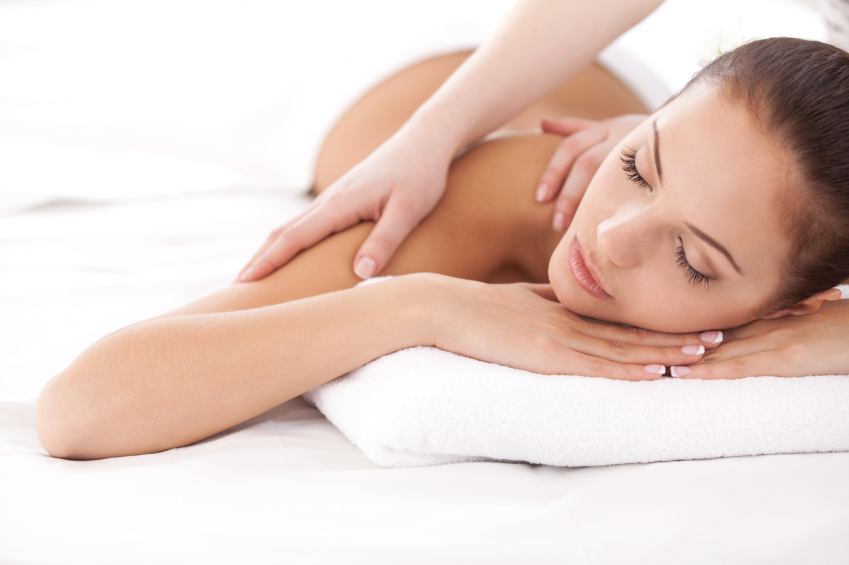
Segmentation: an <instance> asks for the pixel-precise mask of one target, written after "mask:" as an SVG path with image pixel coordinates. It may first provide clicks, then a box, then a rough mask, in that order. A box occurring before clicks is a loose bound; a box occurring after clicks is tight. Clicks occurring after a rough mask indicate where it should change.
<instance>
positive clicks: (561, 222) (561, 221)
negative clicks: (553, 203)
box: [554, 212, 566, 231]
mask: <svg viewBox="0 0 849 565" xmlns="http://www.w3.org/2000/svg"><path fill="white" fill-rule="evenodd" d="M564 229H566V214H564V213H563V212H555V213H554V231H563V230H564Z"/></svg>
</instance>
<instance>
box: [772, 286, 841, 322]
mask: <svg viewBox="0 0 849 565" xmlns="http://www.w3.org/2000/svg"><path fill="white" fill-rule="evenodd" d="M842 294H843V293H842V292H840V289H839V288H830V289H828V290H824V291H822V292H818V293H816V294H815V295H813V296H812V297H810V298H806V299H805V300H803V301H801V302H799V303H798V304H795V305H793V306H791V307H790V308H784V309H783V310H776V311H775V312H770V313H768V314H764V316H763V319H764V320H774V319H776V318H783V317H784V316H805V315H807V314H813V313H814V312H819V309H820V308H822V307H823V306H825V305H826V304H828V303H829V302H831V301H832V300H840V297H841V296H842Z"/></svg>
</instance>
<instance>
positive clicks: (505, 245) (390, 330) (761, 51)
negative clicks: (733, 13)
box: [37, 38, 849, 459]
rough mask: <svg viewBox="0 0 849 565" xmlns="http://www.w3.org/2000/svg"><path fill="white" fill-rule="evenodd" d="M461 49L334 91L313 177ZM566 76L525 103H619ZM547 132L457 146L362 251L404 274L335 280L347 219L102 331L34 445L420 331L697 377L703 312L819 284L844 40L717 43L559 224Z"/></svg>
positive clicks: (503, 349) (441, 342) (132, 423)
mask: <svg viewBox="0 0 849 565" xmlns="http://www.w3.org/2000/svg"><path fill="white" fill-rule="evenodd" d="M460 60H462V56H460V57H457V56H455V57H454V58H452V57H444V58H440V59H436V60H431V61H428V62H425V63H422V64H420V65H417V66H416V67H413V68H411V69H408V70H406V71H403V72H402V73H400V74H398V75H396V76H395V77H393V78H392V79H390V80H389V81H387V82H385V83H384V84H382V85H380V86H379V87H377V88H376V89H375V91H373V92H372V93H371V94H370V95H367V96H366V97H365V98H364V99H363V101H362V103H358V105H356V106H355V107H353V108H352V109H351V110H350V111H349V113H348V114H347V115H346V116H345V117H343V119H342V121H341V122H340V123H339V124H338V126H337V128H336V130H334V132H333V133H331V136H330V138H328V141H327V145H326V146H325V152H324V153H323V155H322V158H321V159H320V160H319V166H318V170H317V173H316V178H317V188H319V189H320V188H322V186H323V185H324V186H326V184H328V183H329V182H332V181H333V180H335V178H336V177H338V176H339V175H341V174H342V173H343V172H344V171H345V170H346V169H347V168H348V167H350V166H352V165H353V164H354V163H356V162H358V160H359V159H361V158H362V157H363V156H364V155H363V153H362V152H363V151H365V154H367V153H368V152H370V151H371V149H373V148H374V147H375V146H377V145H379V144H380V142H381V141H382V140H383V139H385V138H386V137H388V136H389V135H391V134H392V133H393V131H394V129H396V128H397V127H398V126H400V124H401V123H403V121H404V120H405V119H406V118H407V117H408V115H409V113H407V114H404V112H406V111H407V110H406V108H407V106H409V109H410V111H412V109H413V108H415V106H416V105H417V104H418V103H419V102H420V101H421V100H422V99H424V98H426V97H427V96H428V95H429V93H430V92H432V91H433V90H434V89H435V88H436V86H437V85H438V84H439V83H440V82H441V80H442V79H444V78H445V76H446V75H447V74H448V73H450V71H451V70H453V67H452V65H453V66H456V65H457V64H458V63H459V61H460ZM446 67H451V68H446ZM583 76H584V79H582V82H580V84H577V86H575V84H576V83H574V82H573V86H574V87H573V88H571V89H570V88H565V89H558V91H556V92H555V93H553V94H552V95H550V96H549V97H548V98H547V99H545V100H542V101H540V102H539V103H538V104H537V105H535V108H536V109H537V110H538V111H539V112H543V111H547V112H550V111H563V112H564V113H569V112H570V111H571V110H574V104H573V105H572V106H570V104H572V102H570V100H569V97H575V98H581V99H583V100H586V99H595V100H600V101H601V102H599V104H601V105H602V106H603V105H604V104H607V106H606V107H604V108H601V109H600V110H599V109H597V110H598V111H600V112H604V113H608V114H609V115H611V116H612V115H618V114H621V113H623V110H624V111H625V112H627V111H632V110H633V102H632V99H629V98H628V97H627V96H625V95H623V96H618V97H617V96H616V95H615V92H616V89H617V88H618V89H620V91H621V92H624V89H623V87H621V85H618V84H614V83H615V79H613V78H612V77H610V76H609V75H605V73H604V72H602V71H600V70H599V68H594V69H589V70H587V71H585V72H584V73H583ZM593 77H594V78H593ZM579 78H580V77H579ZM381 89H382V90H381ZM593 89H601V90H600V91H594V90H593ZM579 91H580V92H579ZM564 92H565V93H566V95H565V99H557V97H558V96H561V95H563V93H564ZM611 93H614V94H611ZM625 94H627V92H626V93H625ZM390 95H391V96H392V97H394V102H395V103H394V104H388V103H385V101H383V102H381V96H390ZM370 97H371V98H370ZM407 98H409V100H407ZM370 100H371V102H369V101H370ZM605 100H606V102H605ZM558 104H559V106H558ZM629 104H631V106H628V105H629ZM399 108H400V110H399ZM534 111H535V110H534V108H532V109H530V110H529V112H530V113H528V112H526V113H525V114H524V115H525V116H526V117H527V116H529V115H530V116H531V118H532V119H534V120H536V119H538V118H539V115H533V113H534ZM395 114H397V115H395ZM363 124H366V126H365V127H364V126H363ZM513 126H515V127H518V126H517V124H513ZM508 127H509V126H508ZM514 129H515V128H514ZM384 130H385V131H384ZM345 131H347V132H349V133H350V132H354V133H353V134H350V135H347V137H346V136H345V135H343V134H342V133H339V132H345ZM357 132H359V133H357ZM334 135H335V136H336V137H334ZM334 140H335V141H334ZM331 142H332V143H331ZM559 142H560V138H558V137H556V136H551V135H544V134H543V135H540V134H534V135H511V136H501V137H498V138H495V139H491V140H489V141H487V142H484V143H482V144H479V145H478V146H476V147H474V148H473V149H471V150H469V151H467V152H466V153H465V154H463V155H462V156H461V157H459V158H458V159H456V161H455V162H454V163H453V165H452V166H451V169H450V171H449V175H448V188H447V192H446V195H445V197H444V198H443V200H442V201H441V202H440V204H439V205H438V207H437V208H436V209H435V211H434V212H433V213H432V214H431V215H430V216H428V217H427V218H426V219H425V221H424V222H422V223H421V225H420V226H419V227H418V228H417V229H416V231H415V232H414V233H413V234H412V235H411V236H410V237H409V238H408V239H407V240H406V241H405V243H404V244H403V246H402V247H401V248H400V250H399V251H398V253H397V254H396V255H395V256H394V257H393V259H392V261H391V262H390V264H389V265H388V266H387V268H385V269H384V270H383V271H382V272H381V273H380V274H382V275H406V276H396V277H395V278H393V279H390V280H388V281H386V282H383V283H381V284H376V285H367V286H362V287H358V288H350V287H353V286H354V285H355V283H356V282H357V279H356V278H355V276H354V275H353V273H351V272H350V269H349V267H348V265H349V264H350V262H351V259H352V258H353V255H354V253H355V251H356V250H357V249H358V247H359V245H360V244H361V243H362V241H363V240H364V239H365V237H366V236H367V235H368V233H369V231H370V230H371V227H372V226H371V224H368V223H363V224H359V225H357V226H355V227H354V228H351V229H348V230H346V231H343V232H341V233H338V234H336V235H334V236H331V237H329V238H327V239H326V240H324V241H323V242H321V243H320V244H318V245H316V246H314V247H313V248H311V249H308V250H306V251H304V252H302V253H301V254H300V255H298V256H297V257H296V258H295V259H294V260H292V261H291V262H289V263H288V264H287V265H285V266H284V267H283V268H281V269H279V270H278V271H277V272H275V273H274V274H273V275H271V276H269V277H267V278H265V279H263V280H261V281H258V282H252V283H236V284H233V285H232V286H230V287H229V288H226V289H223V290H220V291H218V292H215V293H213V294H211V295H209V296H207V297H205V298H202V299H200V300H197V301H195V302H193V303H191V304H188V305H187V306H185V307H183V308H180V309H178V310H176V311H173V312H170V313H167V314H164V315H162V316H159V317H157V318H153V319H151V320H147V321H144V322H139V323H137V324H134V325H131V326H129V327H126V328H124V329H121V330H119V331H116V332H114V333H112V334H110V335H108V336H106V337H104V338H103V339H101V340H100V341H98V342H97V343H95V344H94V345H92V346H91V347H90V348H89V349H88V350H86V351H85V352H84V353H83V354H82V355H80V357H79V358H78V359H76V360H75V361H74V362H73V363H72V364H71V365H70V366H69V367H68V368H67V369H65V370H64V371H63V372H61V373H60V374H59V375H57V376H55V377H54V378H53V379H52V380H51V381H50V382H49V383H48V384H47V386H46V387H45V388H44V390H43V391H42V393H41V396H40V397H39V401H38V410H37V424H38V433H39V438H40V440H41V442H42V444H43V446H44V447H45V449H46V450H47V451H48V452H49V453H50V454H51V455H53V456H57V457H66V458H74V459H90V458H102V457H113V456H119V455H131V454H141V453H150V452H156V451H161V450H165V449H169V448H173V447H177V446H183V445H186V444H190V443H192V442H196V441H198V440H201V439H203V438H206V437H208V436H210V435H213V434H215V433H217V432H220V431H222V430H225V429H227V428H229V427H231V426H233V425H236V424H238V423H241V422H244V421H245V420H248V419H250V418H252V417H254V416H256V415H258V414H260V413H262V412H264V411H266V410H268V409H270V408H272V407H274V406H276V405H278V404H280V403H282V402H284V401H286V400H289V399H292V398H294V397H296V396H298V395H300V394H302V393H304V392H306V391H308V390H310V389H312V388H314V387H316V386H318V385H321V384H323V383H325V382H328V381H330V380H332V379H334V378H336V377H338V376H340V375H343V374H345V373H347V372H349V371H351V370H353V369H355V368H357V367H360V366H362V365H364V364H365V363H367V362H369V361H371V360H373V359H375V358H377V357H380V356H382V355H386V354H388V353H391V352H394V351H397V350H399V349H402V348H406V347H413V346H417V345H430V346H436V347H438V348H441V349H444V350H448V351H452V352H455V353H458V354H461V355H465V356H468V357H472V358H475V359H479V360H482V361H488V362H492V363H498V364H501V365H506V366H510V367H515V368H519V369H525V370H527V371H532V372H536V373H545V374H582V375H588V376H593V377H605V378H612V379H627V380H655V379H659V378H661V377H662V376H663V375H665V374H666V375H669V376H672V377H679V378H711V377H712V376H713V375H712V374H711V365H710V364H699V363H698V362H699V361H701V360H702V359H703V357H704V355H705V350H706V348H707V349H708V350H710V349H713V348H716V347H718V346H719V342H720V341H721V339H722V334H721V330H722V329H726V328H733V327H736V326H740V325H741V324H745V323H747V322H751V321H753V320H757V319H760V318H764V319H769V318H777V317H782V316H788V315H805V314H811V313H814V312H816V311H817V310H819V308H820V307H821V306H822V305H823V304H824V303H825V302H827V301H830V300H835V299H837V298H839V296H840V292H839V291H838V290H835V289H833V287H834V286H835V285H837V284H839V283H841V282H842V281H844V280H846V279H847V278H849V56H847V54H846V53H845V52H843V51H840V50H838V49H836V48H834V47H831V46H828V45H825V44H821V43H817V42H810V41H803V40H796V39H787V38H777V39H768V40H761V41H755V42H752V43H748V44H746V45H744V46H743V47H740V48H738V49H736V50H734V51H731V52H729V53H726V54H725V55H723V56H721V57H719V58H718V59H716V60H715V61H714V62H713V63H711V64H710V65H708V66H707V67H705V68H704V69H703V70H702V71H701V72H700V73H699V74H698V75H697V76H696V77H695V78H694V79H693V80H692V81H691V82H690V83H689V84H688V85H687V86H686V87H685V88H684V90H683V91H682V92H681V93H679V94H678V95H677V96H676V97H675V98H673V99H672V100H671V101H670V102H668V103H667V104H666V105H665V106H664V107H663V108H662V109H661V110H659V111H658V112H656V113H655V114H654V115H652V116H650V117H648V118H647V119H645V121H643V122H642V123H641V124H640V125H639V126H638V127H637V128H636V129H634V130H633V132H631V133H630V134H629V135H627V136H626V137H625V139H624V140H623V141H622V142H621V143H620V144H619V146H617V147H616V148H615V149H614V150H613V151H612V152H611V153H610V154H609V155H608V156H607V158H606V159H605V160H604V162H603V163H602V165H601V167H600V168H599V170H598V172H597V174H596V175H595V177H594V178H593V179H592V182H591V184H590V186H589V188H588V189H587V192H586V196H585V197H584V199H583V201H582V203H581V205H580V207H579V208H578V211H577V212H576V214H575V216H574V219H573V221H572V223H571V225H570V226H569V227H568V229H567V230H566V231H565V233H561V232H556V231H553V230H551V228H550V227H549V223H548V215H549V213H550V210H549V209H548V207H547V206H540V205H539V204H537V203H536V202H534V200H533V192H534V190H535V188H536V183H537V180H538V178H539V175H540V173H541V172H542V170H543V169H544V167H545V165H546V164H547V162H548V158H549V157H550V156H551V154H552V152H553V151H554V149H555V147H556V146H557V144H558V143H559ZM332 144H335V145H334V146H333V148H331V147H330V145H332ZM331 149H332V150H331ZM415 273H419V274H415ZM517 281H523V282H521V283H519V284H498V283H505V282H517ZM591 320H596V321H604V322H612V323H615V324H618V325H611V324H601V323H596V322H595V321H591ZM623 325H624V326H633V327H632V328H626V327H622V326H623ZM635 328H637V329H635ZM704 330H712V331H704ZM669 334H672V335H669ZM616 361H619V362H616Z"/></svg>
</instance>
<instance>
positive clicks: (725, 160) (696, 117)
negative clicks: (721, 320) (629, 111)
mask: <svg viewBox="0 0 849 565" xmlns="http://www.w3.org/2000/svg"><path fill="white" fill-rule="evenodd" d="M657 126H658V129H659V132H660V146H659V147H660V157H661V161H662V170H663V187H664V188H666V189H667V191H668V192H671V193H672V194H674V197H675V198H674V201H675V203H676V209H677V212H679V213H680V214H681V215H682V216H683V219H684V221H688V222H690V223H692V224H694V225H695V226H697V227H698V228H699V229H701V230H702V231H704V232H705V233H707V234H709V235H711V236H712V237H713V238H714V239H716V240H717V241H719V242H720V243H722V244H723V245H725V247H726V248H728V250H729V251H730V252H731V254H732V255H733V256H734V257H735V259H736V260H737V262H738V264H739V265H740V267H741V269H742V270H743V272H744V273H745V275H746V277H747V278H750V275H753V276H754V277H756V278H759V277H761V276H774V275H775V273H776V271H777V270H779V269H780V265H781V263H782V262H783V258H784V257H786V253H788V250H789V245H788V242H787V241H786V238H785V231H784V230H782V229H781V224H782V222H781V220H782V216H783V214H782V211H783V210H784V209H785V202H786V199H787V195H788V194H787V190H788V187H789V186H790V184H791V183H790V171H791V167H790V161H789V160H788V159H787V158H786V156H785V154H784V151H782V150H781V149H780V147H779V146H778V144H777V143H775V142H774V141H772V140H770V139H769V138H768V137H767V136H766V134H765V133H764V132H763V131H762V130H761V128H759V127H758V124H757V123H756V121H755V119H754V118H753V117H752V116H751V115H750V113H749V111H748V110H747V109H746V106H745V105H744V104H742V103H735V102H733V101H731V100H729V99H728V97H727V96H726V95H724V94H723V93H721V92H719V91H718V90H717V89H716V88H713V87H709V86H705V87H700V86H698V87H696V88H692V89H690V90H688V91H687V92H685V93H684V94H682V95H681V96H679V97H678V98H677V99H675V100H674V101H673V102H671V103H670V104H669V105H667V106H666V107H665V108H664V109H663V110H661V111H660V112H659V114H658V118H657Z"/></svg>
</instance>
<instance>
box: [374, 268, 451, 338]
mask: <svg viewBox="0 0 849 565" xmlns="http://www.w3.org/2000/svg"><path fill="white" fill-rule="evenodd" d="M387 282H388V283H390V284H391V292H392V295H393V298H392V302H393V307H392V316H393V317H397V319H398V320H399V321H400V322H401V324H400V326H401V328H403V330H401V333H402V334H403V337H402V340H401V341H403V342H404V343H405V345H404V347H414V346H417V345H424V346H437V345H438V343H439V341H440V339H441V337H442V334H443V333H444V330H445V327H446V325H447V322H448V321H450V318H451V314H450V310H451V309H452V306H451V300H450V298H451V295H452V293H451V290H450V288H449V287H451V286H452V283H456V282H461V281H459V280H458V279H454V278H452V277H446V276H443V275H437V274H434V273H416V274H411V275H404V276H401V277H396V278H395V279H393V280H391V281H387ZM399 329H400V328H399Z"/></svg>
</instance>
